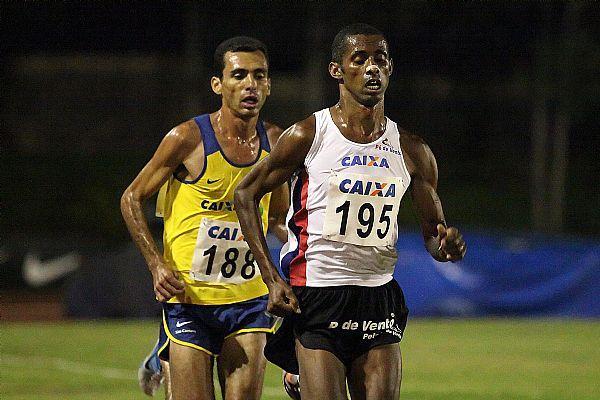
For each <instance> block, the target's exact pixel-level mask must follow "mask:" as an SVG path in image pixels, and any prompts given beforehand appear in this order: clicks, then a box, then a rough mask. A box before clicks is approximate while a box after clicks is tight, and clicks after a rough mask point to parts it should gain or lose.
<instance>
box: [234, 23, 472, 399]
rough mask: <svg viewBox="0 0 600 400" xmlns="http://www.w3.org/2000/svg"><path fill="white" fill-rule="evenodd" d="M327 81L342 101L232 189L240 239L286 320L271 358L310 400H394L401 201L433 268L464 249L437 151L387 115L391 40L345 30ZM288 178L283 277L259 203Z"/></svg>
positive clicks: (359, 28) (365, 30)
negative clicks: (412, 214) (407, 198)
mask: <svg viewBox="0 0 600 400" xmlns="http://www.w3.org/2000/svg"><path fill="white" fill-rule="evenodd" d="M329 72H330V74H331V76H332V77H333V78H334V79H336V80H337V81H338V85H339V91H340V100H339V102H338V103H337V104H336V105H335V106H333V107H331V108H326V109H324V110H321V111H318V112H316V113H314V114H313V115H311V116H310V117H308V118H307V119H305V120H303V121H301V122H298V123H297V124H295V125H293V126H292V127H290V128H289V129H287V130H286V131H284V133H283V134H282V136H281V137H280V139H279V141H278V143H277V145H276V146H275V147H274V148H273V151H272V152H271V153H270V155H269V156H267V157H266V158H265V159H264V160H262V161H261V162H260V163H258V164H257V166H256V167H255V168H254V169H253V170H252V172H251V173H250V174H249V175H247V176H246V178H245V179H244V180H243V181H242V182H241V183H240V184H239V186H238V188H237V190H236V192H235V205H236V212H237V214H238V218H239V221H240V225H241V227H242V231H243V232H244V235H245V238H246V241H247V242H248V244H249V246H250V248H251V250H252V252H253V254H254V255H255V258H256V260H257V262H258V265H259V267H260V270H261V273H262V279H263V280H264V282H265V283H266V284H267V287H268V289H269V302H268V306H267V309H268V311H270V312H271V313H273V314H276V315H281V316H285V318H284V322H283V325H282V326H281V328H280V329H279V330H278V331H277V333H276V334H275V335H274V336H273V337H272V338H270V339H269V340H268V343H267V347H266V348H265V355H266V356H267V359H269V360H271V361H272V362H274V363H276V364H277V365H279V366H281V367H282V368H284V369H285V370H286V371H289V372H294V373H296V372H298V370H299V372H300V390H301V393H302V399H303V400H311V399H315V400H316V399H344V398H346V380H347V381H348V386H349V387H348V389H349V391H350V394H351V396H352V398H353V399H378V400H383V399H397V398H398V396H399V392H400V381H401V369H402V367H401V365H402V364H401V353H400V348H399V346H398V342H400V340H401V338H402V336H403V334H404V328H405V326H406V318H407V314H408V310H407V308H406V306H405V303H404V296H403V294H402V290H401V289H400V287H399V286H398V284H397V283H396V281H395V280H394V279H393V277H392V274H393V272H394V266H395V264H396V261H397V254H396V248H395V244H396V241H397V237H398V223H397V215H398V211H399V207H400V201H401V199H402V197H403V195H404V193H405V192H406V191H407V190H409V191H410V194H411V196H412V198H413V202H414V204H415V206H416V211H417V214H418V216H419V219H420V223H421V227H422V232H423V238H424V240H425V246H426V248H427V250H428V251H429V253H430V254H431V255H432V257H433V258H434V259H436V260H438V261H458V260H460V259H462V258H463V256H464V254H465V250H466V246H465V243H464V241H463V239H462V236H461V235H460V234H459V232H458V230H457V229H456V228H448V227H447V226H446V221H445V218H444V213H443V211H442V206H441V203H440V200H439V198H438V196H437V194H436V188H437V165H436V161H435V158H434V156H433V154H432V153H431V150H430V149H429V147H428V146H427V145H426V144H425V143H424V142H423V140H422V139H420V138H419V137H417V136H415V135H412V134H410V133H408V132H406V131H404V130H401V129H399V128H398V127H397V125H396V123H394V122H393V121H391V120H390V119H388V118H386V117H385V115H384V93H385V91H386V88H387V86H388V80H389V76H390V75H391V72H392V60H391V58H390V56H389V49H388V43H387V41H386V39H385V37H384V36H383V34H382V33H381V32H380V31H379V30H377V29H375V28H373V27H371V26H369V25H365V24H356V25H352V26H349V27H346V28H344V29H342V30H341V31H340V32H339V33H338V34H337V36H336V37H335V39H334V42H333V45H332V61H331V63H330V64H329ZM290 177H293V180H292V188H291V190H292V201H291V207H290V210H289V212H288V217H287V227H288V231H289V232H288V243H287V244H286V246H284V249H282V254H281V271H282V274H283V275H284V278H285V280H284V279H283V278H282V277H281V276H280V275H279V273H278V272H277V269H276V268H275V267H274V265H273V262H272V260H271V259H270V257H269V251H268V248H267V245H266V242H265V239H264V235H263V234H262V232H261V229H262V226H261V223H260V216H259V212H258V209H257V206H256V205H257V204H258V202H259V201H260V199H261V198H262V196H263V195H264V194H266V193H268V192H269V191H270V190H272V189H273V188H275V187H277V186H279V185H280V184H282V183H283V182H285V181H286V180H287V179H289V178H290ZM286 280H287V282H289V284H288V283H287V282H286ZM290 286H291V287H290ZM296 356H297V361H296Z"/></svg>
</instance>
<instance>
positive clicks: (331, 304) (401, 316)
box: [265, 279, 408, 373]
mask: <svg viewBox="0 0 600 400" xmlns="http://www.w3.org/2000/svg"><path fill="white" fill-rule="evenodd" d="M293 290H294V293H295V295H296V297H297V298H298V301H299V303H300V310H301V311H302V312H301V314H295V315H290V316H288V317H286V318H284V319H283V323H282V325H281V327H280V328H279V329H278V330H277V332H275V334H274V335H273V336H271V337H269V338H268V340H267V346H266V347H265V356H266V357H267V359H268V360H269V361H271V362H272V363H274V364H276V365H278V366H280V367H281V368H283V369H284V370H286V371H288V372H292V373H298V361H297V359H296V352H295V339H296V338H297V339H298V340H299V341H300V343H302V345H303V346H304V347H306V348H309V349H320V350H326V351H329V352H331V353H333V354H334V355H335V356H336V357H337V358H338V359H339V360H340V361H342V363H344V365H346V367H347V368H349V367H350V364H352V362H353V361H354V360H355V359H356V358H358V357H359V356H361V355H362V354H365V353H366V352H368V351H369V350H370V349H372V348H374V347H376V346H381V345H386V344H392V343H398V342H400V340H402V335H403V334H404V329H405V327H406V319H407V317H408V309H407V308H406V304H405V302H404V294H403V293H402V289H400V286H398V283H397V282H396V281H395V280H393V279H392V280H391V281H390V282H388V283H386V284H385V285H382V286H377V287H365V286H331V287H305V286H294V287H293Z"/></svg>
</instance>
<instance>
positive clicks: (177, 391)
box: [169, 342, 215, 400]
mask: <svg viewBox="0 0 600 400" xmlns="http://www.w3.org/2000/svg"><path fill="white" fill-rule="evenodd" d="M169 364H170V370H171V371H170V373H171V374H170V375H171V390H172V392H173V400H214V398H215V394H214V387H213V377H212V365H213V358H212V356H211V355H210V354H208V353H206V352H204V351H202V350H198V349H194V348H192V347H188V346H182V345H180V344H177V343H174V342H171V343H170V344H169Z"/></svg>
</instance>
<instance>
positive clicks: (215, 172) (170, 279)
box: [121, 37, 289, 400]
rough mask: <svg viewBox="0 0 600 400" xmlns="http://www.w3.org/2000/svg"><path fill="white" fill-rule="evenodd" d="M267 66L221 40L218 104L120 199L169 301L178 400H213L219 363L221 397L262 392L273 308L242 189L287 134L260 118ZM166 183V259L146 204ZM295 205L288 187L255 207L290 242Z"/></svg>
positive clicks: (183, 127) (160, 295)
mask: <svg viewBox="0 0 600 400" xmlns="http://www.w3.org/2000/svg"><path fill="white" fill-rule="evenodd" d="M268 69H269V65H268V55H267V50H266V47H265V45H264V44H263V43H261V42H260V41H258V40H256V39H253V38H249V37H235V38H232V39H229V40H226V41H225V42H223V43H221V44H220V45H219V46H218V48H217V50H216V51H215V76H213V77H212V78H211V87H212V89H213V91H214V92H215V93H216V94H218V95H220V96H221V99H222V105H221V108H220V109H219V110H218V111H217V112H214V113H212V114H204V115H200V116H198V117H195V118H193V119H191V120H189V121H186V122H184V123H182V124H180V125H178V126H177V127H175V128H174V129H173V130H171V131H170V132H169V133H168V134H167V135H166V136H165V137H164V139H163V140H162V142H161V143H160V145H159V147H158V149H157V150H156V152H155V154H154V155H153V157H152V158H151V160H150V161H149V162H148V164H146V166H145V167H144V168H143V169H142V170H141V172H140V173H139V175H138V176H137V177H136V178H135V179H134V181H133V182H132V183H131V185H130V186H129V187H128V188H127V189H126V191H125V193H124V194H123V197H122V199H121V210H122V213H123V217H124V219H125V222H126V224H127V227H128V228H129V231H130V233H131V236H132V237H133V239H134V241H135V242H136V244H137V246H138V247H139V248H140V250H141V252H142V254H143V256H144V257H145V259H146V262H147V264H148V268H149V269H150V272H151V273H152V281H153V286H154V293H155V295H156V298H157V300H158V301H160V302H162V303H163V328H164V333H165V334H166V339H167V340H166V343H165V344H164V345H162V346H159V348H160V356H161V358H163V359H168V360H169V362H170V378H171V388H172V397H173V399H174V400H180V399H214V388H213V363H214V361H215V358H216V356H219V357H218V358H216V361H217V369H218V376H219V381H220V385H221V391H222V394H223V398H224V399H227V400H230V399H259V398H260V395H261V391H262V383H263V377H264V369H265V365H266V360H265V358H264V356H263V348H264V345H265V342H266V333H268V332H272V330H273V320H272V318H271V317H270V316H269V315H267V314H266V313H265V312H264V311H265V308H266V304H267V296H266V294H267V292H268V291H267V287H266V286H265V284H264V283H263V281H262V279H261V276H260V271H259V269H258V268H257V267H256V265H255V262H254V258H253V256H252V253H251V252H250V250H249V248H248V246H247V244H246V242H245V241H244V237H243V235H242V233H241V230H240V227H239V223H238V220H237V216H236V214H235V211H234V205H233V192H234V189H235V187H236V186H237V184H238V182H239V181H240V180H241V179H242V178H244V177H245V176H246V175H247V174H248V173H249V172H250V170H251V169H252V167H253V166H254V165H255V164H256V163H257V162H258V161H259V160H262V159H263V158H264V157H266V156H267V154H268V153H269V151H270V148H271V145H273V144H274V143H275V142H276V141H277V139H278V137H279V135H280V133H281V129H279V128H278V127H276V126H274V125H272V124H268V123H263V122H262V121H260V120H259V119H258V117H259V111H260V109H261V107H262V106H263V104H264V102H265V100H266V98H267V96H268V95H269V93H270V79H269V75H268V72H269V71H268ZM161 187H162V189H161V191H160V194H159V200H158V208H160V209H161V211H162V213H163V218H164V236H163V242H164V253H163V254H160V252H159V250H158V248H157V246H156V244H155V242H154V241H153V239H152V236H151V234H150V231H149V229H148V225H147V222H146V220H145V218H144V216H143V213H142V204H143V202H144V201H145V200H146V199H148V198H149V197H150V196H152V195H153V194H154V193H156V192H157V191H158V190H159V188H161ZM288 197H289V194H288V191H287V186H286V185H282V186H280V187H279V188H277V189H275V190H274V191H273V193H272V194H267V195H265V196H264V197H263V198H262V199H261V200H260V204H258V207H259V209H260V213H261V217H260V218H261V221H262V225H263V229H265V230H266V229H267V226H268V227H269V228H270V229H271V231H272V232H273V233H274V234H275V235H276V236H277V237H279V238H281V239H283V240H285V238H286V235H287V234H286V233H285V228H284V226H283V224H284V220H285V213H286V211H287V205H288Z"/></svg>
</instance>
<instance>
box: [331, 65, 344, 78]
mask: <svg viewBox="0 0 600 400" xmlns="http://www.w3.org/2000/svg"><path fill="white" fill-rule="evenodd" d="M329 75H331V77H332V78H334V79H337V80H341V79H342V67H341V66H340V64H338V63H336V62H333V61H332V62H330V63H329Z"/></svg>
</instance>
